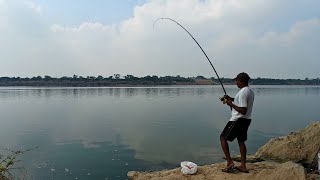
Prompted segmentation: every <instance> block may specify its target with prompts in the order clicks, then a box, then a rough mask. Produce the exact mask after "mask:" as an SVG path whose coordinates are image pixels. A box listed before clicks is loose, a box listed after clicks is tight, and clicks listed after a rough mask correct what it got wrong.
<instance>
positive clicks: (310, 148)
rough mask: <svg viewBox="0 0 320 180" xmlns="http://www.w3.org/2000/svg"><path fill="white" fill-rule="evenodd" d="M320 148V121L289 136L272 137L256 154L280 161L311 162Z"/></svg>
mask: <svg viewBox="0 0 320 180" xmlns="http://www.w3.org/2000/svg"><path fill="white" fill-rule="evenodd" d="M319 148H320V121H317V122H313V123H311V124H310V125H309V126H307V127H306V128H304V129H302V130H300V131H298V132H294V133H290V134H289V135H288V136H285V137H279V138H274V139H271V140H270V141H269V142H268V143H267V144H265V145H264V146H262V147H261V148H260V149H259V150H258V151H257V152H256V154H255V157H256V158H260V159H264V160H275V161H278V162H285V161H293V162H299V163H306V164H310V163H311V162H312V160H313V159H314V157H315V156H316V154H317V152H318V150H319Z"/></svg>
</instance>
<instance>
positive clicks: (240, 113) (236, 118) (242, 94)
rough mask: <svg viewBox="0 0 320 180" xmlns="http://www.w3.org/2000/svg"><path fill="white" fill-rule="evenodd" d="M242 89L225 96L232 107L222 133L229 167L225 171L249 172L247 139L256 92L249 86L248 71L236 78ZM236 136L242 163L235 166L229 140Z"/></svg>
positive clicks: (222, 144) (224, 98)
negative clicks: (233, 95)
mask: <svg viewBox="0 0 320 180" xmlns="http://www.w3.org/2000/svg"><path fill="white" fill-rule="evenodd" d="M234 80H235V81H236V84H237V86H238V87H239V88H240V91H239V92H238V93H237V94H236V96H235V98H231V97H229V96H228V95H225V96H224V97H223V100H224V102H225V103H226V104H227V105H229V106H230V107H231V108H232V111H231V118H230V121H229V122H228V123H227V125H226V127H225V128H224V130H223V131H222V133H221V135H220V142H221V147H222V150H223V152H224V154H225V156H226V159H227V167H226V168H225V169H222V171H223V172H232V171H233V170H234V169H237V170H239V171H240V172H245V173H248V172H249V171H248V170H247V168H246V154H247V148H246V145H245V141H246V140H247V132H248V127H249V125H250V123H251V112H252V106H253V101H254V92H253V90H252V89H250V87H249V86H248V82H249V80H250V77H249V75H248V74H247V73H244V72H242V73H240V74H238V75H237V77H236V78H235V79H234ZM235 138H237V140H238V144H239V149H240V155H241V165H240V166H239V167H234V163H233V161H232V159H231V157H230V152H229V145H228V141H231V142H232V141H233V140H234V139H235Z"/></svg>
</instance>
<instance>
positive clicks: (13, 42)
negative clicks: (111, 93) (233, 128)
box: [0, 0, 320, 78]
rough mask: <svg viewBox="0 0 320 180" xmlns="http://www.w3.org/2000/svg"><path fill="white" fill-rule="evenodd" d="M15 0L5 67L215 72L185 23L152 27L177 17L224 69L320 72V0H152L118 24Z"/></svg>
mask: <svg viewBox="0 0 320 180" xmlns="http://www.w3.org/2000/svg"><path fill="white" fill-rule="evenodd" d="M10 2H11V1H10ZM14 2H15V3H8V1H5V0H0V9H1V10H2V9H6V11H2V12H1V11H0V15H1V17H0V20H1V22H0V33H1V34H3V35H4V36H2V38H3V37H5V38H4V39H3V40H2V42H0V47H1V48H2V51H4V53H1V55H0V58H1V59H6V60H5V62H4V63H3V66H2V67H1V68H0V72H1V75H16V76H17V75H21V76H23V75H30V74H40V75H45V74H49V75H53V76H55V75H56V76H62V75H73V74H78V75H104V76H108V75H112V74H115V73H120V74H121V75H126V74H133V75H136V76H144V75H149V74H150V75H153V74H155V75H178V74H179V75H182V76H197V75H204V76H207V77H211V76H215V74H214V73H213V71H212V69H211V67H210V65H209V64H208V62H207V60H206V59H205V57H204V55H203V54H202V52H201V50H200V49H199V48H198V47H197V45H196V44H195V43H194V42H193V40H192V39H191V38H190V37H188V34H186V32H184V31H183V29H181V28H180V27H178V26H177V25H176V24H174V23H172V22H169V21H165V20H163V21H159V22H157V24H156V25H155V27H154V28H153V23H154V21H155V20H156V19H158V18H159V17H170V18H173V19H175V20H177V21H178V22H180V23H181V24H182V25H183V26H185V27H186V28H187V29H188V30H189V31H190V32H191V33H192V34H193V36H194V37H195V38H196V39H197V40H198V42H199V43H200V45H201V46H202V47H203V49H204V50H205V51H206V53H207V54H208V56H209V58H210V59H211V61H212V62H213V64H214V66H215V67H216V69H217V71H218V73H219V74H220V76H221V77H233V76H234V75H235V74H237V73H238V72H239V71H247V72H248V73H250V75H251V76H252V77H279V78H304V77H306V76H308V77H318V76H319V73H318V70H316V69H315V68H314V67H315V66H316V65H319V62H317V59H318V57H319V53H318V50H317V47H319V44H320V41H319V36H317V33H316V32H318V31H319V29H320V28H319V26H320V25H319V13H317V10H316V7H317V5H319V2H317V1H308V2H304V3H300V2H296V1H294V2H292V1H288V0H285V1H281V2H279V1H277V0H270V1H256V0H246V1H236V0H227V1H226V0H205V1H203V0H201V1H200V0H188V1H186V0H177V1H169V0H150V1H146V2H145V3H143V4H139V5H137V6H136V7H135V9H134V14H133V16H132V17H131V18H129V19H126V20H124V21H122V22H119V23H118V24H113V25H107V24H103V23H101V22H90V21H84V22H82V23H80V24H78V25H61V24H59V22H54V23H53V22H50V20H49V19H45V17H44V16H43V14H45V13H46V12H44V10H43V9H42V8H41V6H39V5H37V4H36V3H34V1H29V0H28V1H22V2H23V4H24V5H19V3H18V1H14ZM8 4H9V5H8ZM16 7H19V8H21V9H23V7H24V9H23V11H20V12H19V11H18V12H19V13H20V14H19V13H18V12H16V11H15V9H16ZM297 10H298V11H297ZM297 12H305V13H301V14H298V13H297ZM1 13H2V14H1ZM21 13H22V14H21ZM106 16H107V14H106ZM17 37H19V38H17ZM17 50H19V53H16V51H17ZM302 59H303V60H302ZM16 64H17V65H16ZM62 64H63V66H61V65H62ZM274 67H278V68H279V69H275V68H274ZM298 70H299V71H298ZM21 72H23V73H21ZM297 72H299V73H297Z"/></svg>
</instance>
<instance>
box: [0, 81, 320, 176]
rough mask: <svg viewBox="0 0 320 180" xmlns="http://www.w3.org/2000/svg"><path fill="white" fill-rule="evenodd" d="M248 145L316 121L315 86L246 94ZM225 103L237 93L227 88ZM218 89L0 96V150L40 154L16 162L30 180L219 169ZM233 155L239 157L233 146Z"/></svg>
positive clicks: (222, 120) (224, 115) (18, 91)
mask: <svg viewBox="0 0 320 180" xmlns="http://www.w3.org/2000/svg"><path fill="white" fill-rule="evenodd" d="M252 88H253V89H254V91H255V94H256V98H255V103H254V109H253V120H252V124H251V126H250V128H249V139H248V141H247V148H248V153H255V152H256V151H257V149H258V148H259V147H260V146H261V145H263V144H265V143H266V142H267V141H268V140H269V139H270V138H273V137H276V136H280V135H286V134H288V133H290V132H292V131H296V130H298V129H300V128H303V127H305V126H306V125H308V124H309V123H310V122H312V121H319V120H320V111H318V109H319V108H318V107H320V87H319V86H252ZM226 90H227V92H228V94H229V95H230V96H235V94H236V93H237V91H238V88H237V87H236V86H226ZM222 95H223V91H222V89H221V87H220V86H187V87H154V88H148V87H142V88H137V87H136V88H21V87H1V88H0V114H1V119H0V123H1V124H0V147H1V148H10V149H14V150H18V149H29V148H33V147H36V146H38V147H39V148H38V149H36V150H33V151H31V152H27V153H25V154H24V155H22V156H21V160H22V162H21V163H19V164H18V165H19V166H24V167H26V168H27V170H28V174H29V175H31V176H32V177H33V178H34V179H59V180H64V179H126V178H127V177H126V174H127V172H128V171H130V170H139V171H149V170H151V171H153V170H160V169H164V168H175V167H178V166H179V164H180V162H181V161H184V160H189V161H193V162H195V163H197V164H199V165H202V164H209V163H215V162H222V161H224V160H223V159H222V157H223V153H222V150H221V148H220V142H219V134H220V132H221V131H222V129H223V127H224V126H225V124H226V123H227V121H228V119H229V118H230V109H229V108H228V107H227V106H226V105H223V104H222V103H221V102H220V101H219V99H218V98H219V97H221V96H222ZM230 149H231V153H232V154H238V153H239V152H238V151H239V150H238V146H237V143H236V142H233V143H231V145H230Z"/></svg>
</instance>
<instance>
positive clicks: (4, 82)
mask: <svg viewBox="0 0 320 180" xmlns="http://www.w3.org/2000/svg"><path fill="white" fill-rule="evenodd" d="M220 80H221V82H222V83H223V84H224V85H230V84H232V85H234V81H233V79H231V78H221V79H220ZM219 84H220V81H219V80H218V79H215V78H213V77H212V78H205V77H203V76H197V77H187V78H185V77H180V76H165V77H158V76H146V77H140V78H139V77H134V76H132V75H127V76H124V77H122V78H120V77H119V76H110V77H108V78H105V77H102V76H98V77H94V76H87V77H82V76H79V77H78V76H76V75H74V76H73V77H66V76H63V77H61V78H53V77H50V76H45V77H41V76H36V77H32V78H28V77H26V78H21V77H0V86H33V87H38V86H39V87H43V86H46V87H137V86H175V85H219ZM250 84H251V85H320V80H319V78H316V79H308V78H305V79H304V80H301V79H270V78H256V79H251V80H250Z"/></svg>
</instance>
